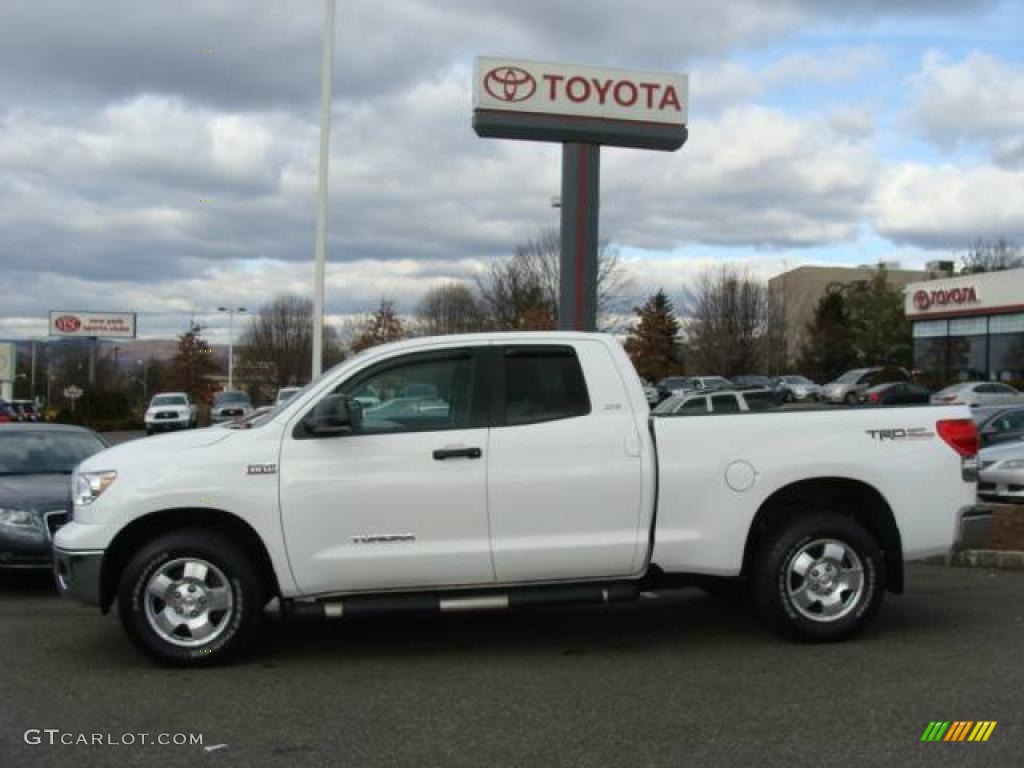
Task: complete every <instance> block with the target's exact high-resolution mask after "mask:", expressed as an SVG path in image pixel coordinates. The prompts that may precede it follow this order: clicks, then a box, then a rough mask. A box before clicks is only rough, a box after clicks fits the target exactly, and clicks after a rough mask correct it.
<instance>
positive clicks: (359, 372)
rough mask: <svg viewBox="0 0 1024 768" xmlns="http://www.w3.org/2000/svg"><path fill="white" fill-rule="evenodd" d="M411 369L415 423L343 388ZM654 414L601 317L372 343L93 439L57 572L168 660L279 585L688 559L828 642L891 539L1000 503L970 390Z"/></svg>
mask: <svg viewBox="0 0 1024 768" xmlns="http://www.w3.org/2000/svg"><path fill="white" fill-rule="evenodd" d="M419 383H423V384H433V385H435V386H436V387H437V392H438V393H439V395H440V397H441V403H442V404H443V405H440V406H439V407H438V408H437V409H436V410H435V411H434V412H432V413H422V412H421V413H419V414H418V415H415V416H412V415H410V417H409V418H408V420H407V421H405V422H404V423H398V424H396V423H395V422H394V421H391V420H388V419H385V420H381V421H382V422H383V423H381V422H377V423H374V420H371V419H369V418H364V413H363V409H362V408H361V407H360V406H358V405H356V404H355V403H354V401H352V400H351V399H350V398H349V393H352V392H356V391H360V388H361V387H363V386H366V385H379V386H377V387H376V388H377V391H378V392H399V391H401V390H402V388H403V386H405V385H407V384H419ZM714 396H715V395H712V397H714ZM384 405H386V403H384V404H382V406H381V407H384ZM648 415H649V411H648V407H647V404H646V402H645V401H644V394H643V390H642V388H641V386H640V382H639V380H638V378H637V377H636V374H635V371H634V369H633V366H632V364H631V362H630V360H629V358H628V357H627V356H626V353H625V351H624V350H623V348H622V345H621V344H620V343H619V342H618V341H617V340H616V339H615V338H614V337H612V336H606V335H601V334H579V333H559V332H549V333H519V334H516V333H507V334H506V333H502V334H488V333H479V334H467V335H462V336H446V337H437V338H418V339H410V340H407V341H402V342H398V343H395V344H388V345H384V346H381V347H377V348H374V349H373V350H371V351H369V352H366V353H363V354H361V355H357V356H355V357H352V358H350V359H349V360H347V361H345V362H343V363H341V364H340V365H338V366H335V367H334V368H332V369H331V370H330V371H328V372H327V373H326V374H324V376H323V377H322V378H321V379H319V380H318V381H317V382H316V383H314V384H312V385H311V386H310V387H308V388H306V389H305V390H304V391H303V392H302V393H300V394H299V395H297V396H295V397H294V398H292V400H290V401H289V402H287V403H285V404H284V406H282V407H281V408H280V409H278V410H275V411H273V415H272V416H270V414H268V416H265V417H263V418H262V419H258V420H256V421H253V422H247V423H246V424H245V425H244V426H243V425H241V424H228V425H226V426H224V427H223V428H222V429H219V430H203V431H199V432H194V433H185V434H179V435H172V436H168V437H166V438H165V439H162V440H143V441H138V442H134V443H129V444H124V445H120V446H117V447H114V448H112V449H110V450H107V451H103V452H102V453H99V454H97V455H95V456H92V457H91V458H89V459H87V460H86V461H85V462H83V463H82V464H81V465H80V466H79V467H78V470H77V473H76V478H75V486H74V487H75V494H74V504H75V506H74V519H73V520H72V521H71V522H69V523H68V524H67V525H66V526H64V527H63V528H61V529H60V530H59V531H58V532H57V535H56V538H55V540H54V558H55V570H56V574H57V583H58V585H59V587H60V589H61V591H62V593H64V594H67V595H69V596H71V597H74V598H76V599H79V600H81V601H83V602H85V603H87V604H91V605H93V606H100V607H101V608H102V609H103V610H106V609H108V608H109V607H110V606H111V605H112V604H113V603H115V602H116V603H117V604H118V608H119V611H118V613H119V616H120V618H121V621H122V624H123V626H124V628H125V630H126V632H127V634H128V635H129V636H130V637H131V638H132V640H133V641H134V642H135V643H136V644H137V645H138V646H139V647H140V648H141V649H143V650H144V651H145V652H147V653H148V654H150V655H151V656H152V657H154V658H155V659H157V660H158V661H160V662H162V663H167V664H176V665H193V666H194V665H201V664H212V663H216V662H218V661H222V660H226V659H229V658H230V657H231V656H232V655H233V654H237V653H238V652H239V651H240V650H241V649H242V648H243V647H244V644H245V642H246V641H247V640H249V641H251V640H252V639H254V638H255V637H257V636H258V635H259V633H260V620H261V618H262V615H263V607H264V605H265V604H266V603H267V601H268V600H270V599H271V598H276V600H277V601H278V603H279V604H280V606H281V609H282V612H283V613H284V614H285V615H307V616H318V617H325V618H326V617H350V616H359V615H366V614H367V613H374V612H382V611H398V610H405V609H413V610H420V611H435V612H442V611H444V612H447V611H465V610H479V609H491V610H499V609H506V608H513V609H514V608H519V607H521V606H529V605H534V604H541V603H543V604H548V605H550V604H568V603H581V602H582V603H586V602H595V603H611V602H620V601H629V600H636V599H638V598H639V597H640V595H641V592H642V593H643V594H645V595H650V594H654V595H657V594H658V593H659V592H660V591H661V590H665V589H669V588H671V587H672V586H673V585H679V584H680V583H684V582H685V580H686V579H692V578H693V577H694V576H697V577H704V578H711V577H718V578H723V577H731V578H734V579H735V581H734V582H733V583H736V584H739V585H741V586H743V588H746V584H747V583H749V585H750V589H751V590H752V593H753V597H754V604H755V605H756V606H757V609H758V610H759V611H760V612H761V613H762V615H763V617H764V618H765V619H766V620H767V621H768V622H769V623H770V624H771V625H772V626H774V627H776V628H777V629H779V630H780V631H781V632H782V633H784V634H786V635H789V636H794V637H797V638H802V639H813V640H817V641H825V640H840V639H845V638H848V637H850V636H851V635H852V634H854V633H855V632H857V631H858V630H861V629H863V628H864V627H865V626H866V625H867V624H868V623H869V622H870V621H871V619H872V617H873V616H874V615H876V614H877V612H878V609H879V607H880V605H881V601H882V599H883V595H884V592H885V590H887V589H888V590H892V591H896V592H899V591H901V590H902V589H903V578H902V573H903V563H904V560H910V559H916V558H920V557H926V556H929V555H935V554H939V553H945V552H948V551H949V550H950V548H951V547H952V546H953V545H954V544H955V543H956V542H958V541H960V542H973V541H974V540H975V539H976V538H977V537H978V536H981V535H984V534H986V533H987V528H988V526H989V525H990V522H991V513H990V512H989V511H988V510H987V508H984V507H978V506H977V504H976V500H977V486H976V482H975V479H976V466H975V464H974V459H975V454H976V450H977V433H976V432H975V428H974V423H973V422H972V421H971V419H970V418H969V412H968V409H967V408H945V407H943V408H938V407H935V408H933V407H921V408H912V409H910V408H908V409H903V410H902V411H899V410H896V409H892V410H882V409H869V408H863V409H849V410H841V411H836V410H819V411H808V412H800V413H797V412H794V413H787V412H785V411H779V412H775V413H749V414H746V415H745V416H743V417H741V418H735V419H716V418H714V417H711V416H709V417H706V418H686V419H682V418H679V419H674V418H654V419H650V420H649V419H648ZM894 425H898V426H900V427H906V428H913V429H916V430H920V432H919V433H917V437H915V439H912V440H902V439H897V438H895V437H893V426H894ZM886 433H888V436H889V439H882V437H883V436H884V435H885V434H886ZM671 606H672V610H678V604H676V603H672V604H671Z"/></svg>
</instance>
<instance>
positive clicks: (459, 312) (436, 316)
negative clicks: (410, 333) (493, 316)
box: [416, 281, 484, 336]
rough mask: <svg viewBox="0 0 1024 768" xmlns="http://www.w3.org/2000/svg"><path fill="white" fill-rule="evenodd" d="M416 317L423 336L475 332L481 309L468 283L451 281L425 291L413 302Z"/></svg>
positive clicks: (480, 324) (480, 321)
mask: <svg viewBox="0 0 1024 768" xmlns="http://www.w3.org/2000/svg"><path fill="white" fill-rule="evenodd" d="M416 321H417V324H418V328H417V330H418V331H419V332H420V333H423V334H424V335H427V336H441V335H444V334H449V333H475V332H477V331H480V330H482V329H483V326H484V310H483V308H482V307H481V306H480V302H479V301H478V300H477V297H476V296H475V295H474V294H473V291H472V290H470V288H469V287H467V286H466V285H464V284H462V283H457V282H455V281H451V282H447V283H443V284H442V285H438V286H435V287H434V288H431V289H430V290H429V291H427V293H426V294H425V295H424V296H423V298H422V299H421V300H420V303H419V304H417V305H416Z"/></svg>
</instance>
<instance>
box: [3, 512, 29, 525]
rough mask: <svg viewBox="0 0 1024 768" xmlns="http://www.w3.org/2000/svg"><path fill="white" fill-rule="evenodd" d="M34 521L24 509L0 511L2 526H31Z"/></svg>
mask: <svg viewBox="0 0 1024 768" xmlns="http://www.w3.org/2000/svg"><path fill="white" fill-rule="evenodd" d="M34 523H35V520H34V519H33V517H32V515H30V514H29V513H28V512H27V511H25V510H24V509H0V524H2V525H33V524H34Z"/></svg>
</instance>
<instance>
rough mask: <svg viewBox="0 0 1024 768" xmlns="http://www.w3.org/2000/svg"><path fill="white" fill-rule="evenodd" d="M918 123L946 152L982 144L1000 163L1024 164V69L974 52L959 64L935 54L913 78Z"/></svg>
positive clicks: (914, 120) (914, 110)
mask: <svg viewBox="0 0 1024 768" xmlns="http://www.w3.org/2000/svg"><path fill="white" fill-rule="evenodd" d="M912 85H913V88H914V90H915V94H916V96H915V101H914V104H913V105H912V107H911V118H912V121H913V123H914V124H915V125H916V126H917V128H918V130H920V131H921V133H922V135H923V136H924V137H925V138H926V139H927V140H928V141H931V142H933V143H934V144H936V145H938V146H939V147H940V148H942V149H944V150H952V149H955V148H957V147H958V146H960V145H961V144H969V143H978V144H981V145H982V146H983V147H985V148H986V149H987V150H988V151H989V152H990V153H991V155H992V156H993V158H994V159H995V160H996V161H997V162H1000V163H1004V164H1007V165H1019V164H1021V161H1022V160H1024V69H1022V68H1020V67H1016V66H1013V65H1011V64H1008V63H1005V62H1002V61H1000V60H999V59H997V58H995V57H994V56H991V55H989V54H987V53H982V52H979V51H974V52H972V53H970V54H969V55H968V56H967V57H966V58H964V59H963V60H961V61H958V62H949V61H948V60H947V58H946V57H945V56H944V55H943V54H941V53H939V52H937V51H931V52H929V53H928V54H927V55H925V57H924V60H923V61H922V63H921V70H920V71H919V72H918V73H917V74H916V75H915V76H914V77H913V79H912Z"/></svg>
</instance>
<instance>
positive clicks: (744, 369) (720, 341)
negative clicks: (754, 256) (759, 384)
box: [684, 265, 768, 376]
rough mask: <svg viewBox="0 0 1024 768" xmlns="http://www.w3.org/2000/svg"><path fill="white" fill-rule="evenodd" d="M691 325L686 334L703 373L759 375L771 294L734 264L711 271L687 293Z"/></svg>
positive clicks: (760, 283)
mask: <svg viewBox="0 0 1024 768" xmlns="http://www.w3.org/2000/svg"><path fill="white" fill-rule="evenodd" d="M684 294H685V297H686V309H687V312H688V315H689V322H688V323H685V326H684V328H685V330H684V336H685V338H686V347H687V351H688V353H689V356H690V359H692V361H693V363H694V365H695V366H696V367H697V369H698V370H699V372H701V373H706V374H719V375H722V376H737V375H740V374H748V373H755V372H757V371H758V370H759V367H760V365H761V362H762V360H763V351H764V340H765V331H766V328H767V324H768V295H767V294H768V292H767V288H766V287H765V285H764V283H762V282H760V281H759V280H757V279H756V278H754V277H753V276H752V275H751V274H750V273H749V272H747V271H745V270H741V269H739V268H738V267H735V266H731V265H723V266H720V267H718V268H716V269H708V270H706V271H705V272H704V274H703V275H701V277H700V278H699V279H698V281H697V284H696V286H695V287H694V288H692V289H685V290H684Z"/></svg>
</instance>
